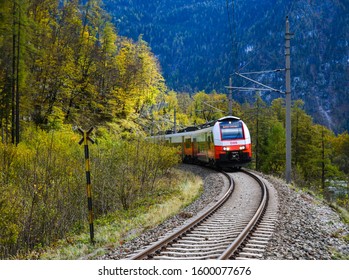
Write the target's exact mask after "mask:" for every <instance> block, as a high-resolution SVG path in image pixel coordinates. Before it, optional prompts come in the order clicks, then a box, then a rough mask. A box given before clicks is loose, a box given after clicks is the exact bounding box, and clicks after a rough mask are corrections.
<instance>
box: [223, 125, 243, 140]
mask: <svg viewBox="0 0 349 280" xmlns="http://www.w3.org/2000/svg"><path fill="white" fill-rule="evenodd" d="M219 125H220V128H221V135H222V140H233V139H242V138H244V134H243V130H242V122H241V121H236V122H231V121H230V122H222V123H220V124H219Z"/></svg>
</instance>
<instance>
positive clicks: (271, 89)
mask: <svg viewBox="0 0 349 280" xmlns="http://www.w3.org/2000/svg"><path fill="white" fill-rule="evenodd" d="M235 75H238V76H239V77H241V78H244V79H246V80H249V81H251V82H253V83H255V84H257V85H260V86H262V87H263V88H264V89H268V90H270V91H275V92H280V93H284V92H283V91H281V90H279V89H275V88H272V87H269V86H267V85H265V84H262V83H260V82H258V81H256V80H253V79H251V78H249V77H246V76H244V75H242V74H240V73H237V72H235ZM258 90H263V89H258Z"/></svg>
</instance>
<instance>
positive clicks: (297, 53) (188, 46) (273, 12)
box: [104, 0, 349, 132]
mask: <svg viewBox="0 0 349 280" xmlns="http://www.w3.org/2000/svg"><path fill="white" fill-rule="evenodd" d="M104 2H105V5H106V9H107V10H108V11H109V13H110V14H111V15H112V17H113V21H114V23H115V24H116V26H117V28H118V32H119V33H120V34H121V35H125V36H129V37H132V38H134V39H137V37H138V36H139V35H140V34H143V38H144V40H145V41H147V42H149V45H150V47H151V48H152V51H153V52H154V53H155V54H156V55H157V56H158V59H159V61H160V64H161V67H162V70H163V74H164V77H165V78H166V81H167V84H168V86H169V87H170V88H171V89H174V90H177V91H189V92H195V91H197V90H206V91H208V92H210V91H212V90H216V91H220V92H226V90H225V88H224V86H226V85H227V84H228V79H229V75H230V74H232V73H234V72H235V71H237V70H239V71H242V72H246V71H257V70H258V71H260V70H269V69H276V68H284V60H285V58H284V32H285V31H284V29H285V27H284V25H285V16H286V15H289V18H290V26H291V27H290V29H291V32H294V33H295V35H294V39H293V40H292V41H291V46H292V48H291V68H292V70H291V71H292V72H291V77H292V96H293V99H298V98H302V99H303V100H304V101H305V108H306V110H307V112H308V113H310V114H311V115H312V116H313V117H314V118H315V120H316V121H317V122H320V123H323V124H326V125H327V126H329V127H330V128H332V129H333V130H335V131H337V132H339V131H343V130H349V101H348V100H349V92H348V89H347V88H348V72H347V71H348V41H349V39H348V37H349V36H348V27H347V26H348V23H349V22H348V17H347V13H348V1H346V0H323V1H320V0H299V1H293V0H265V1H260V0H249V1H242V0H240V1H231V0H230V1H223V0H220V1H217V0H196V1H195V0H173V1H166V0H154V1H149V2H146V1H142V0H105V1H104ZM233 2H234V4H233ZM252 77H253V78H255V79H258V80H260V81H261V82H264V83H266V84H268V85H270V86H272V87H275V88H281V89H284V83H285V82H284V75H283V74H282V73H272V74H264V75H258V76H252ZM233 79H234V81H233V82H234V85H244V84H246V81H244V80H241V78H237V77H236V76H234V77H233ZM253 95H254V93H250V94H249V93H247V94H246V93H241V92H234V96H235V98H236V99H238V100H240V101H243V100H245V99H248V100H249V99H251V98H252V96H253ZM275 97H278V95H275V94H268V93H265V94H264V98H265V99H266V100H271V99H272V98H275Z"/></svg>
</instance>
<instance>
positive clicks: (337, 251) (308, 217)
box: [99, 165, 349, 260]
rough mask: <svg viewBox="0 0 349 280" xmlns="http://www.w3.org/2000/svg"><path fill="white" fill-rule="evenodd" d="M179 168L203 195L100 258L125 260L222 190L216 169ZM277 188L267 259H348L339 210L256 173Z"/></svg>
mask: <svg viewBox="0 0 349 280" xmlns="http://www.w3.org/2000/svg"><path fill="white" fill-rule="evenodd" d="M180 168H182V169H183V170H186V171H191V172H193V173H194V174H196V175H198V176H200V177H202V179H203V181H204V191H203V194H202V195H201V196H200V197H199V198H198V199H197V200H196V201H195V202H193V203H192V204H191V205H189V206H188V207H186V208H185V209H183V210H182V211H181V212H180V213H178V214H177V215H175V216H173V217H171V218H170V219H168V220H166V221H165V222H163V223H162V224H160V225H159V226H157V227H155V228H153V229H150V230H147V231H145V232H144V233H142V234H141V235H140V236H138V237H136V238H134V239H133V240H131V241H128V242H126V243H124V244H122V245H121V246H118V247H116V248H113V249H108V250H109V251H108V253H107V254H105V255H103V256H101V257H99V259H125V258H127V257H128V256H129V255H130V254H132V253H133V252H135V251H137V250H140V249H141V248H144V247H145V246H148V245H149V244H151V243H153V242H155V241H157V240H158V239H159V238H160V237H161V236H164V235H166V234H168V232H169V231H171V230H173V229H174V228H176V227H178V226H181V225H183V223H185V222H186V221H187V219H190V218H191V217H193V216H194V215H196V214H197V213H199V212H200V211H201V210H203V209H204V208H206V207H208V205H209V204H211V203H213V201H214V200H216V199H218V197H219V196H220V195H221V194H222V193H223V192H224V190H225V189H226V188H227V187H228V180H227V179H226V178H225V177H224V176H223V175H222V174H219V173H218V172H216V171H214V170H210V169H207V168H203V167H200V166H195V165H182V166H181V167H180ZM259 176H261V177H263V178H264V179H265V180H266V181H268V182H269V184H268V185H269V187H271V188H274V189H275V190H276V193H277V196H278V205H279V209H278V220H277V222H276V227H275V231H274V233H273V235H272V237H271V239H270V241H269V244H268V246H267V248H266V251H265V252H264V259H266V260H299V259H301V260H329V259H333V258H334V257H335V256H338V255H341V256H342V257H343V256H345V258H346V259H349V243H348V242H347V241H345V240H344V238H343V237H344V236H349V226H348V225H346V224H344V223H342V222H341V220H340V217H339V215H338V213H336V212H335V211H334V210H333V209H332V208H330V207H329V206H328V205H327V204H325V203H323V202H322V201H320V200H319V199H317V198H315V197H313V196H311V195H309V194H307V193H304V192H301V191H295V190H293V189H291V188H290V187H289V186H287V185H286V183H285V182H284V181H283V180H281V179H277V178H274V177H272V176H266V175H262V174H259Z"/></svg>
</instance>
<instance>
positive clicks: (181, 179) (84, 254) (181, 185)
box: [26, 170, 203, 260]
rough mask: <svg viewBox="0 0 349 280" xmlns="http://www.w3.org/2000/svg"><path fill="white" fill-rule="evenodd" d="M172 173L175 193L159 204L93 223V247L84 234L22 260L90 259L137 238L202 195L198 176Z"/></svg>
mask: <svg viewBox="0 0 349 280" xmlns="http://www.w3.org/2000/svg"><path fill="white" fill-rule="evenodd" d="M174 172H175V174H172V176H173V178H175V179H174V181H175V184H176V186H177V189H178V191H176V192H174V193H172V195H170V196H169V197H167V199H166V200H165V201H162V203H161V204H152V205H151V206H149V207H148V208H147V209H145V208H143V207H140V208H139V209H136V211H135V209H133V214H132V215H129V213H125V212H123V213H122V214H121V213H119V212H117V213H113V215H110V216H108V217H107V218H102V219H101V221H98V220H96V221H95V224H96V226H95V241H96V243H95V244H94V245H92V244H90V242H89V234H88V233H84V234H80V235H72V236H69V237H67V238H66V239H65V240H60V241H59V242H57V244H55V246H52V247H50V248H46V249H45V248H44V249H43V250H40V251H35V252H32V253H31V254H30V255H28V256H26V258H29V259H37V258H39V259H64V260H66V259H68V260H69V259H70V260H71V259H81V258H82V259H93V258H95V257H97V256H99V255H102V254H103V253H105V251H106V249H107V248H114V247H116V246H118V244H121V243H123V242H125V241H127V240H130V239H132V238H134V237H136V236H138V235H140V234H141V233H142V232H143V231H144V230H145V229H148V228H152V227H155V226H156V225H158V224H160V223H161V222H163V221H164V220H165V219H167V218H169V217H171V216H173V215H175V214H176V213H178V212H179V211H180V210H181V209H182V208H183V207H185V206H187V205H188V204H190V203H191V202H193V201H194V200H195V199H196V198H197V197H198V196H199V195H200V194H201V192H202V189H203V188H202V186H203V182H202V179H201V178H200V177H198V176H195V175H193V174H191V173H189V172H184V171H180V170H175V171H174ZM134 213H136V214H134ZM87 232H88V231H87Z"/></svg>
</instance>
